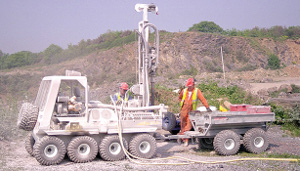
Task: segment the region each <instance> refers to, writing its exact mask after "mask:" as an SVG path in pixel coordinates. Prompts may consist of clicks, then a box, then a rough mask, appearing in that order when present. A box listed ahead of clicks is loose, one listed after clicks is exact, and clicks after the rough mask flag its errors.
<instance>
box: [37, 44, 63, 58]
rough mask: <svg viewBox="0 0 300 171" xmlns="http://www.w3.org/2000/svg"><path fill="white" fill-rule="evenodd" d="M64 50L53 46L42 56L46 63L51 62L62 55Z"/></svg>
mask: <svg viewBox="0 0 300 171" xmlns="http://www.w3.org/2000/svg"><path fill="white" fill-rule="evenodd" d="M62 51H63V49H62V48H61V47H60V46H58V45H55V44H51V45H50V46H49V47H48V48H47V49H46V50H45V51H44V52H43V53H42V54H43V58H44V60H45V61H47V62H50V61H51V59H52V58H54V57H55V56H56V55H58V54H59V53H61V52H62Z"/></svg>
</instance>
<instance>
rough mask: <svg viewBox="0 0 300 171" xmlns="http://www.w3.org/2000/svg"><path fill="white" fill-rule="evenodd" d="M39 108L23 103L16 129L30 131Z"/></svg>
mask: <svg viewBox="0 0 300 171" xmlns="http://www.w3.org/2000/svg"><path fill="white" fill-rule="evenodd" d="M38 114H39V108H38V107H37V106H34V105H33V104H31V103H23V104H22V107H21V109H20V112H19V116H18V122H17V125H18V128H20V129H23V130H25V131H32V130H33V128H34V126H35V123H36V121H37V118H38Z"/></svg>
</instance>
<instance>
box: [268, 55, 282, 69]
mask: <svg viewBox="0 0 300 171" xmlns="http://www.w3.org/2000/svg"><path fill="white" fill-rule="evenodd" d="M267 68H270V69H272V70H275V69H279V68H280V59H279V58H278V56H277V55H274V54H271V55H270V56H269V59H268V65H267Z"/></svg>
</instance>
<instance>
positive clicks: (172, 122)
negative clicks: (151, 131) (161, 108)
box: [162, 112, 176, 131]
mask: <svg viewBox="0 0 300 171" xmlns="http://www.w3.org/2000/svg"><path fill="white" fill-rule="evenodd" d="M175 126H176V117H175V115H174V114H173V113H171V112H167V113H165V114H164V117H163V120H162V128H163V129H164V130H166V131H171V130H172V129H174V128H175Z"/></svg>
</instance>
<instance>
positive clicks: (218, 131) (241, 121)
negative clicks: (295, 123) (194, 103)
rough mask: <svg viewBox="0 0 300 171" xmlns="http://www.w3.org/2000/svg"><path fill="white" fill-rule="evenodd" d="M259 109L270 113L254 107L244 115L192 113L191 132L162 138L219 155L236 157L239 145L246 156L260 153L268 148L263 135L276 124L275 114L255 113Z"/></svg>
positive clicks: (266, 138) (259, 107)
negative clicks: (179, 140)
mask: <svg viewBox="0 0 300 171" xmlns="http://www.w3.org/2000/svg"><path fill="white" fill-rule="evenodd" d="M262 108H263V109H266V108H267V109H269V107H264V106H254V107H249V108H247V110H244V111H228V112H220V111H214V112H211V113H209V112H200V111H192V112H190V113H189V117H190V120H191V123H192V126H193V131H187V132H185V133H184V134H183V135H168V136H163V139H165V140H171V139H177V140H178V139H183V138H188V139H191V140H192V142H196V143H197V144H198V145H199V148H201V149H215V151H216V153H217V154H220V155H233V154H236V153H237V152H238V150H239V149H240V146H241V145H242V144H243V146H244V147H245V149H246V150H247V151H248V152H251V153H261V152H264V151H265V150H266V149H267V148H268V146H269V140H268V137H267V134H266V131H267V130H268V128H269V126H270V125H271V123H272V122H273V121H275V114H274V113H272V112H270V111H269V110H267V111H266V110H264V111H262V112H259V111H257V110H255V109H258V110H259V109H262ZM253 109H254V110H253ZM177 125H178V122H177ZM175 130H176V129H175ZM170 132H172V130H171V131H170Z"/></svg>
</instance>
